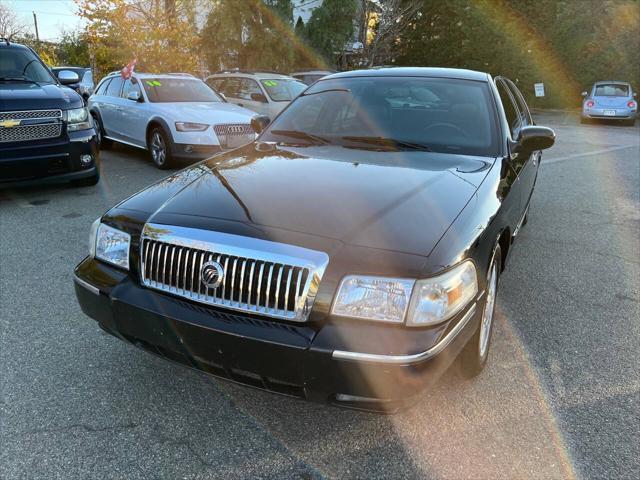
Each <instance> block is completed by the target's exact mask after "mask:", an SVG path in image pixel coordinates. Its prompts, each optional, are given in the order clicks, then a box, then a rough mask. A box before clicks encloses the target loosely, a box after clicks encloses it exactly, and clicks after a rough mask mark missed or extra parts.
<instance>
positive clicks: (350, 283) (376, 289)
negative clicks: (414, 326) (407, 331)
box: [332, 275, 415, 323]
mask: <svg viewBox="0 0 640 480" xmlns="http://www.w3.org/2000/svg"><path fill="white" fill-rule="evenodd" d="M414 283H415V280H407V279H401V278H383V277H361V276H356V275H351V276H348V277H345V278H344V279H343V280H342V283H341V284H340V288H339V289H338V294H337V295H336V300H335V302H334V304H333V309H332V313H333V314H334V315H340V316H343V317H351V318H361V319H365V320H378V321H381V322H393V323H402V322H404V316H405V313H406V312H407V307H408V306H409V300H410V298H411V289H412V288H413V284H414Z"/></svg>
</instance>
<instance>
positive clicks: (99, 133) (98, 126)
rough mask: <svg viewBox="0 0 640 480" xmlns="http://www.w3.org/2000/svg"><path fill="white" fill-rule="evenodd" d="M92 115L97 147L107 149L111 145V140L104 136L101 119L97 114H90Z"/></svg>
mask: <svg viewBox="0 0 640 480" xmlns="http://www.w3.org/2000/svg"><path fill="white" fill-rule="evenodd" d="M91 116H92V117H93V124H94V126H95V127H94V128H95V131H96V137H97V138H98V147H99V148H100V150H109V149H110V148H111V147H113V140H109V139H108V138H105V137H104V128H103V127H102V121H101V120H100V118H99V117H98V116H97V115H94V114H93V113H92V114H91Z"/></svg>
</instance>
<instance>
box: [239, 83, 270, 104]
mask: <svg viewBox="0 0 640 480" xmlns="http://www.w3.org/2000/svg"><path fill="white" fill-rule="evenodd" d="M239 80H240V88H239V89H238V92H237V93H236V98H242V99H243V100H251V94H252V93H260V94H263V93H262V90H260V87H259V86H258V82H256V81H255V80H251V79H250V78H240V79H239ZM263 95H264V94H263Z"/></svg>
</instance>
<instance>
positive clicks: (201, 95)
mask: <svg viewBox="0 0 640 480" xmlns="http://www.w3.org/2000/svg"><path fill="white" fill-rule="evenodd" d="M139 80H140V83H141V84H142V85H143V86H144V90H145V92H147V97H148V98H149V101H150V102H153V103H173V102H222V101H223V100H222V98H221V97H220V96H219V95H218V94H217V93H215V92H214V91H213V90H212V89H211V88H210V87H209V86H207V84H206V83H204V82H203V81H201V80H198V79H195V78H179V77H177V78H166V77H161V78H141V79H139Z"/></svg>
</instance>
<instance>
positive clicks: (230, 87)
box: [220, 78, 240, 98]
mask: <svg viewBox="0 0 640 480" xmlns="http://www.w3.org/2000/svg"><path fill="white" fill-rule="evenodd" d="M238 90H240V79H239V78H226V79H225V82H224V84H223V85H222V90H220V92H222V93H224V94H225V95H226V96H227V97H230V98H239V97H238Z"/></svg>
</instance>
